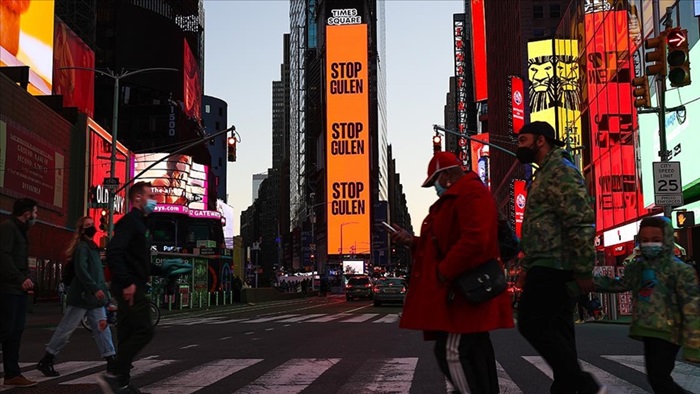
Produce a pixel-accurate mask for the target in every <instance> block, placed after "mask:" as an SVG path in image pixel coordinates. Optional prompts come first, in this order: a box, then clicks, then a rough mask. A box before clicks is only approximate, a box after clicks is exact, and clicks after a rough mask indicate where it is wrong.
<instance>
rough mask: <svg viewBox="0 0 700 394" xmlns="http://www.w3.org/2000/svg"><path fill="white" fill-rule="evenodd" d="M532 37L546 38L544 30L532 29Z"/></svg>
mask: <svg viewBox="0 0 700 394" xmlns="http://www.w3.org/2000/svg"><path fill="white" fill-rule="evenodd" d="M532 35H533V36H535V37H544V29H538V28H536V29H532Z"/></svg>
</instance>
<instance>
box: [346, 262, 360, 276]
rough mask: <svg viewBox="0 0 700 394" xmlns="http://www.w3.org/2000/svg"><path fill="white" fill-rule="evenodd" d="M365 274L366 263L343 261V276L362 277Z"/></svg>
mask: <svg viewBox="0 0 700 394" xmlns="http://www.w3.org/2000/svg"><path fill="white" fill-rule="evenodd" d="M364 273H365V262H364V261H362V260H346V261H343V274H345V275H362V274H364Z"/></svg>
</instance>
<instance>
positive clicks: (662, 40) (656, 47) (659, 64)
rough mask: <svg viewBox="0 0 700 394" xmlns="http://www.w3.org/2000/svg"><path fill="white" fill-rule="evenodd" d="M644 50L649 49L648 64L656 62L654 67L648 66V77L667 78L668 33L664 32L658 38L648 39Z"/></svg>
mask: <svg viewBox="0 0 700 394" xmlns="http://www.w3.org/2000/svg"><path fill="white" fill-rule="evenodd" d="M644 48H646V49H647V53H646V56H645V58H646V60H647V62H648V63H650V62H654V64H653V65H651V66H649V65H648V66H647V75H658V76H666V68H667V66H666V32H662V33H661V34H660V35H659V36H658V37H651V38H647V39H646V41H645V42H644Z"/></svg>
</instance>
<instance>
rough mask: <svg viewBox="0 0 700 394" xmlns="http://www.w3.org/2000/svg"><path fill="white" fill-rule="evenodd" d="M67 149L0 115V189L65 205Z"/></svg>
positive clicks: (53, 204)
mask: <svg viewBox="0 0 700 394" xmlns="http://www.w3.org/2000/svg"><path fill="white" fill-rule="evenodd" d="M65 162H66V151H65V150H64V149H60V148H58V147H57V146H56V145H55V144H52V143H51V142H50V141H47V140H45V139H43V138H41V137H39V135H38V134H37V132H36V130H29V129H27V128H25V127H23V126H22V125H20V124H19V123H16V122H15V121H13V120H12V119H9V118H7V117H5V116H4V115H0V192H2V193H3V194H7V195H10V196H13V197H29V198H32V199H34V200H36V201H37V202H39V203H43V204H45V205H48V206H49V207H57V208H63V206H64V201H63V185H64V178H65V177H66V175H65Z"/></svg>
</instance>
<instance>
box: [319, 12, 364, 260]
mask: <svg viewBox="0 0 700 394" xmlns="http://www.w3.org/2000/svg"><path fill="white" fill-rule="evenodd" d="M369 154H370V151H369V82H368V70H367V25H366V24H358V25H339V26H326V198H327V199H326V201H327V202H328V209H327V212H328V222H327V224H328V253H329V254H336V253H338V254H350V253H354V251H355V250H357V248H358V245H359V248H366V245H368V244H369V243H370V181H369V178H370V176H369V175H370V174H369Z"/></svg>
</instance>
